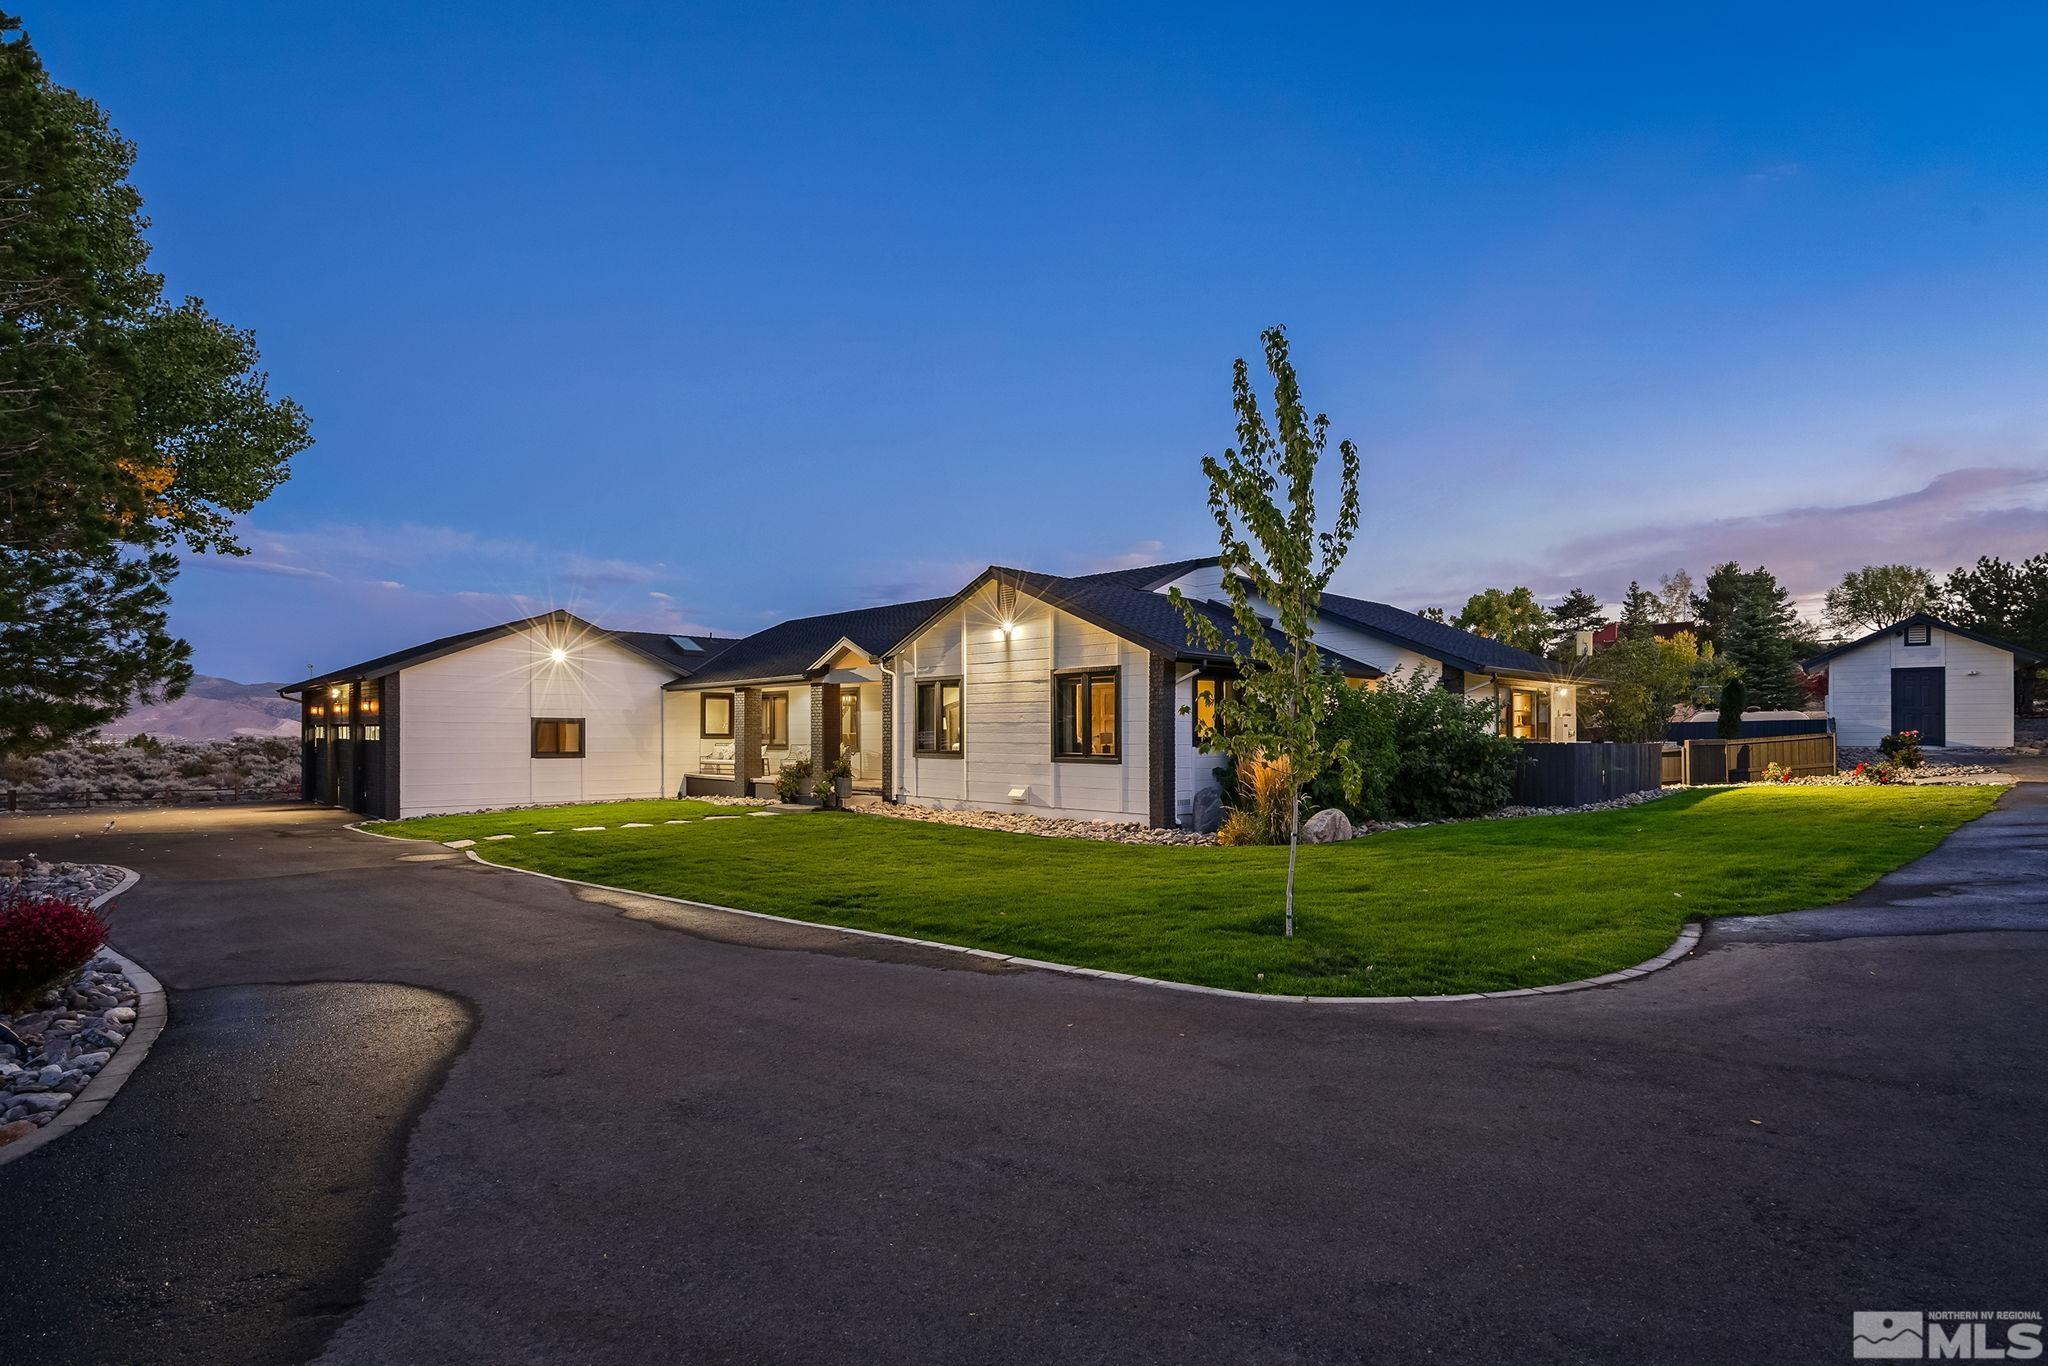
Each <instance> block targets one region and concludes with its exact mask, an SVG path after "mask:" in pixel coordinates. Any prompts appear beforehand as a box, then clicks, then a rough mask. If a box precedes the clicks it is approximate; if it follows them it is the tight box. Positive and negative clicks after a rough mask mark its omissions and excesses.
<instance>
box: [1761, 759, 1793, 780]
mask: <svg viewBox="0 0 2048 1366" xmlns="http://www.w3.org/2000/svg"><path fill="white" fill-rule="evenodd" d="M1764 781H1765V782H1767V783H1789V782H1791V781H1792V770H1791V769H1789V768H1787V767H1786V766H1785V765H1783V764H1781V763H1778V762H1777V761H1776V760H1772V761H1771V762H1770V763H1768V764H1765V765H1764Z"/></svg>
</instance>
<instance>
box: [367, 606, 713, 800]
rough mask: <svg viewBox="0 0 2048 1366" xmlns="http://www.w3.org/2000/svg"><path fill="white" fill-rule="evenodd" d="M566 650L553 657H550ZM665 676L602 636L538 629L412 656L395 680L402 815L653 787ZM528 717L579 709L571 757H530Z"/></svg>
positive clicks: (654, 792) (619, 794)
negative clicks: (559, 659) (577, 743)
mask: <svg viewBox="0 0 2048 1366" xmlns="http://www.w3.org/2000/svg"><path fill="white" fill-rule="evenodd" d="M556 644H563V645H565V646H566V647H567V648H568V649H569V650H570V658H569V659H568V660H567V661H566V662H564V663H561V664H556V663H554V662H553V661H552V660H551V659H550V658H549V655H548V652H549V650H550V649H551V648H552V647H553V646H554V645H556ZM671 677H673V675H672V674H671V673H670V672H669V671H668V670H667V669H664V668H663V667H661V666H660V665H657V664H654V663H652V662H651V661H649V660H647V659H645V658H643V657H642V656H640V655H638V654H635V653H634V652H633V651H631V650H628V649H626V648H624V647H623V646H620V645H616V644H613V643H611V642H608V641H596V640H593V641H583V642H580V643H579V642H574V641H555V640H552V639H550V638H549V637H547V636H545V635H543V634H542V633H541V632H540V631H538V630H536V631H534V632H522V633H520V634H516V635H512V636H506V637H502V638H500V639H498V640H493V641H487V642H485V643H483V644H481V645H476V646H472V647H471V648H469V649H467V650H462V651H459V652H457V653H455V654H452V655H443V656H442V657H441V658H439V659H431V660H428V661H427V662H425V663H424V664H416V665H414V666H412V667H411V668H408V669H406V670H404V671H403V672H402V673H401V674H400V681H399V725H398V741H399V747H400V748H399V768H398V777H399V810H400V813H401V814H402V815H406V816H420V815H431V814H434V813H437V812H445V811H474V810H478V809H480V808H484V807H495V806H527V805H536V804H545V803H554V802H579V801H611V800H616V799H622V798H628V797H653V796H658V795H660V793H661V777H662V772H661V770H662V762H661V750H662V734H661V685H662V684H663V683H665V682H667V681H668V680H669V679H670V678H671ZM536 716H566V717H581V718H582V719H583V723H584V738H583V745H584V756H585V757H583V758H581V759H537V758H534V757H533V753H532V746H533V729H532V721H533V718H534V717H536Z"/></svg>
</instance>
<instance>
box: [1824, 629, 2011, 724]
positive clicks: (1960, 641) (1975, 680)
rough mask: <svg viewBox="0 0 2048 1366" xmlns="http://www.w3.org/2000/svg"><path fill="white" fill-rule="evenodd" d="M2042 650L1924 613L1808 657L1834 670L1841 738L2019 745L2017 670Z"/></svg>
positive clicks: (1833, 704)
mask: <svg viewBox="0 0 2048 1366" xmlns="http://www.w3.org/2000/svg"><path fill="white" fill-rule="evenodd" d="M2041 659H2042V656H2040V655H2039V654H2037V653H2035V652H2034V651H2032V650H2029V649H2026V648H2024V647H2022V646H2019V645H2014V644H2013V643H2012V642H2010V641H2005V640H1999V639H1996V638H1995V637H1992V636H1987V635H1983V634H1981V633H1979V632H1976V631H1968V630H1965V629H1963V628H1962V627H1960V626H1952V625H1950V624H1949V623H1948V622H1945V621H1942V620H1939V619H1938V618H1935V617H1931V616H1928V615H1927V614H1926V613H1924V612H1923V613H1920V614H1918V615H1916V616H1911V617H1907V618H1906V619H1905V620H1904V621H1900V622H1896V623H1894V624H1892V625H1890V626H1887V627H1885V628H1884V629H1883V630H1882V631H1873V632H1871V633H1870V634H1869V635H1867V636H1865V637H1863V638H1862V639H1861V640H1852V641H1850V642H1848V643H1847V644H1844V645H1837V646H1836V647H1835V648H1834V649H1832V650H1829V651H1827V652H1825V653H1824V654H1820V655H1816V656H1815V657H1814V658H1812V659H1809V660H1807V661H1806V664H1805V668H1806V671H1807V672H1808V673H1813V672H1816V671H1817V670H1819V669H1822V668H1825V669H1826V670H1827V674H1828V715H1829V716H1831V717H1833V718H1834V720H1835V735H1836V738H1837V740H1838V742H1839V743H1841V744H1844V745H1851V746H1864V747H1868V746H1872V745H1875V744H1877V742H1878V741H1879V740H1881V739H1882V738H1884V737H1885V736H1886V735H1891V734H1896V733H1897V732H1899V731H1903V730H1917V731H1919V732H1920V743H1921V744H1923V745H1931V746H1948V745H1955V746H1963V747H1967V748H1973V749H2006V748H2009V747H2010V746H2011V745H2012V718H2013V669H2014V668H2015V667H2016V666H2017V665H2031V664H2038V663H2040V662H2041Z"/></svg>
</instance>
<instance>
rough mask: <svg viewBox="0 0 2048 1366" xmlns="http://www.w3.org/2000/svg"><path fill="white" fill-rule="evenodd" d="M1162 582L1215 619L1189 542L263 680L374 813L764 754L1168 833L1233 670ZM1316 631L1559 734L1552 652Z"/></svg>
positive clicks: (314, 787)
mask: <svg viewBox="0 0 2048 1366" xmlns="http://www.w3.org/2000/svg"><path fill="white" fill-rule="evenodd" d="M1176 589H1178V590H1179V591H1180V592H1181V593H1182V594H1183V596H1184V597H1185V598H1186V599H1188V600H1189V601H1191V602H1193V603H1194V604H1195V607H1196V610H1197V611H1199V612H1201V613H1203V614H1205V615H1206V616H1207V617H1208V619H1209V621H1210V622H1211V623H1212V624H1213V625H1214V626H1215V627H1216V629H1217V630H1218V631H1219V632H1221V633H1222V634H1223V635H1224V636H1225V637H1226V638H1234V637H1235V636H1236V632H1237V626H1236V623H1235V620H1234V618H1233V616H1232V614H1231V611H1230V608H1229V605H1228V592H1227V590H1226V588H1225V585H1224V582H1223V577H1222V572H1221V570H1220V568H1219V567H1218V564H1217V562H1216V560H1215V558H1214V557H1204V558H1197V559H1189V560H1181V561H1176V562H1173V563H1168V564H1158V565H1147V566H1141V567H1136V568H1130V569H1119V570H1112V571H1109V572H1105V573H1098V574H1083V575H1075V576H1061V575H1054V574H1045V573H1040V572H1037V571H1033V570H1026V569H1013V568H1008V567H1005V566H998V565H991V566H990V567H989V568H988V569H986V570H984V571H983V572H982V573H980V574H978V575H976V576H975V578H974V579H973V580H972V581H970V582H969V583H968V584H966V585H965V586H964V587H962V588H961V589H960V590H959V591H958V592H956V593H954V594H952V595H951V596H950V597H946V598H934V599H927V600H923V601H917V602H905V603H894V604H888V605H884V606H879V607H866V608H859V609H855V610H852V611H845V612H833V613H827V614H824V615H821V616H812V617H802V618H798V619H796V620H793V621H785V622H779V623H777V624H776V625H773V626H770V627H768V628H767V629H765V630H762V631H758V632H756V633H754V634H753V635H750V636H746V637H743V638H741V639H738V640H714V639H710V638H706V637H700V636H667V635H657V634H651V633H644V632H634V631H612V630H606V629H604V628H602V627H599V626H596V625H593V624H591V623H589V622H586V621H583V620H582V619H580V618H578V617H575V616H573V615H571V614H569V613H567V612H554V613H547V614H544V615H542V616H539V617H531V618H525V619H523V620H520V621H514V622H507V623H504V624H503V625H500V626H494V627H489V628H486V629H484V630H481V631H471V632H466V633H463V634H461V635H456V636H450V637H447V638H445V639H443V640H438V641H431V642H428V643H427V644H425V645H421V646H417V647H415V648H414V649H411V650H405V651H400V652H398V653H396V654H392V655H386V656H383V657H382V658H379V659H374V660H368V661H365V662H364V663H361V664H357V665H352V666H350V667H349V668H346V669H340V670H335V671H333V672H331V673H327V674H322V675H320V676H318V677H315V678H309V679H305V680H303V681H301V682H299V683H294V684H291V685H289V686H288V687H286V688H284V689H282V691H283V692H284V693H286V695H296V696H298V697H300V698H301V700H302V703H303V726H302V734H303V738H304V755H305V768H304V775H305V781H304V791H305V795H306V797H307V798H308V799H309V800H315V801H324V802H329V803H332V804H334V805H338V806H343V807H348V808H350V809H353V810H358V811H363V812H366V813H368V814H372V815H378V816H413V815H422V814H428V813H432V812H442V811H460V810H473V809H477V808H480V807H496V806H518V805H528V804H541V803H555V802H575V801H601V800H610V799H617V798H626V797H651V796H656V795H669V796H708V795H747V794H756V795H762V794H766V793H769V792H772V790H773V787H772V784H773V779H774V777H775V775H776V774H777V773H778V772H779V771H780V769H781V768H782V767H783V765H785V764H787V763H790V762H792V761H794V760H798V759H809V760H810V761H811V762H812V764H813V766H814V768H821V767H823V766H826V765H829V764H831V763H834V762H836V761H838V760H839V759H840V758H842V757H843V758H844V759H845V760H846V761H847V763H848V764H849V766H850V767H851V769H852V773H853V782H854V786H855V788H856V790H862V791H866V792H869V793H872V794H874V795H876V796H879V797H882V798H884V799H886V800H889V801H892V802H910V803H916V804H919V805H926V806H934V807H947V808H979V809H987V810H1006V811H1008V810H1022V811H1027V812H1032V813H1035V814H1038V815H1049V816H1064V817H1075V818H1081V819H1089V820H1107V821H1119V822H1127V823H1135V824H1150V825H1159V826H1164V825H1173V824H1176V823H1179V822H1181V821H1184V820H1186V819H1187V818H1188V816H1189V815H1190V813H1191V811H1192V808H1193V805H1194V801H1195V795H1196V793H1197V792H1198V791H1199V790H1200V789H1201V788H1202V787H1203V786H1205V785H1211V786H1212V785H1213V784H1214V783H1215V781H1216V779H1215V771H1216V769H1217V767H1218V766H1219V765H1220V763H1221V762H1222V756H1221V755H1220V754H1218V753H1216V752H1213V751H1211V750H1209V749H1208V748H1207V747H1206V746H1205V744H1204V741H1205V739H1206V732H1207V730H1208V728H1209V727H1210V726H1212V725H1213V724H1214V721H1215V715H1216V707H1217V703H1218V700H1219V699H1220V698H1221V697H1223V696H1224V695H1225V694H1226V692H1227V690H1228V689H1229V687H1230V686H1231V682H1232V677H1233V674H1234V666H1233V665H1232V663H1231V657H1230V656H1229V655H1228V654H1227V653H1223V652H1219V651H1216V650H1214V649H1211V648H1209V647H1208V646H1207V645H1205V644H1204V643H1203V642H1202V640H1201V639H1200V637H1199V634H1198V633H1197V632H1194V631H1191V630H1190V629H1189V626H1188V623H1187V621H1186V619H1185V618H1184V617H1183V615H1182V613H1181V610H1180V608H1179V607H1178V606H1177V605H1176V604H1175V603H1174V602H1173V601H1172V599H1171V597H1170V596H1169V594H1170V593H1171V592H1173V591H1174V590H1176ZM1254 607H1255V609H1256V610H1259V611H1260V613H1261V615H1262V616H1264V617H1266V618H1268V619H1269V620H1270V619H1271V618H1272V617H1274V616H1277V613H1275V612H1273V611H1272V610H1271V605H1270V604H1262V603H1256V602H1255V603H1254ZM1266 629H1267V630H1268V631H1269V632H1271V631H1273V628H1272V627H1271V626H1270V625H1269V626H1267V627H1266ZM1315 631H1316V639H1317V644H1318V647H1319V648H1320V649H1321V651H1322V654H1323V657H1324V661H1325V662H1326V663H1327V664H1328V665H1329V666H1330V667H1331V668H1332V669H1334V670H1336V671H1337V672H1338V673H1340V674H1342V675H1343V676H1344V677H1345V678H1347V679H1348V680H1349V681H1350V682H1351V683H1352V684H1354V685H1355V686H1360V687H1364V686H1371V685H1373V684H1374V683H1376V682H1377V681H1378V680H1380V679H1383V678H1385V677H1387V676H1388V675H1390V674H1394V673H1396V672H1397V671H1398V672H1400V673H1401V674H1403V675H1404V676H1408V675H1412V674H1414V673H1417V672H1419V673H1422V674H1423V675H1425V676H1426V677H1428V678H1429V679H1430V681H1431V682H1432V683H1434V684H1436V685H1437V686H1441V687H1445V688H1448V689H1451V690H1453V691H1455V692H1458V693H1460V694H1462V695H1464V696H1466V697H1470V698H1475V699H1483V700H1486V701H1489V702H1492V703H1495V704H1496V705H1497V706H1498V708H1499V715H1500V718H1501V719H1500V727H1501V730H1502V732H1503V733H1504V734H1508V735H1512V736H1515V737H1517V738H1520V739H1525V740H1537V741H1541V740H1571V739H1573V738H1574V736H1575V734H1576V716H1577V691H1578V685H1577V684H1576V683H1575V682H1574V681H1573V679H1572V678H1571V676H1570V674H1569V671H1568V669H1567V668H1566V667H1565V666H1561V665H1558V664H1555V663H1553V662H1552V661H1549V660H1546V659H1542V658H1539V657H1538V656H1536V655H1532V654H1529V653H1528V652H1526V651H1523V650H1517V649H1514V648H1512V647H1510V646H1507V645H1504V644H1502V643H1501V642H1499V641H1495V640H1490V639H1488V638H1486V637H1484V636H1480V635H1475V634H1474V633H1472V632H1469V631H1463V630H1459V629H1458V628H1456V627H1453V626H1448V625H1445V624H1444V623H1442V622H1434V621H1428V620H1426V619H1424V618H1422V617H1419V616H1417V615H1415V614H1414V613H1412V612H1404V611H1401V610H1400V609H1398V608H1394V607H1390V606H1388V605H1386V604H1385V603H1379V602H1372V601H1369V600H1366V599H1362V598H1351V597H1345V596H1342V595H1339V594H1335V593H1329V594H1325V595H1324V597H1323V600H1322V603H1321V610H1320V612H1319V613H1318V614H1317V617H1316V623H1315ZM1272 638H1273V639H1274V640H1276V641H1277V640H1278V635H1277V633H1275V634H1274V635H1273V637H1272Z"/></svg>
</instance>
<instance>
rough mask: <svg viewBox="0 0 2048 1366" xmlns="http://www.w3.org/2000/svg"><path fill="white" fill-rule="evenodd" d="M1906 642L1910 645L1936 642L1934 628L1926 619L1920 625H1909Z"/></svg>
mask: <svg viewBox="0 0 2048 1366" xmlns="http://www.w3.org/2000/svg"><path fill="white" fill-rule="evenodd" d="M1906 643H1907V644H1908V645H1932V644H1933V643H1934V630H1933V628H1932V627H1930V626H1929V625H1928V624H1927V623H1926V622H1924V621H1923V622H1921V623H1920V624H1919V625H1918V626H1908V627H1907V628H1906Z"/></svg>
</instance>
